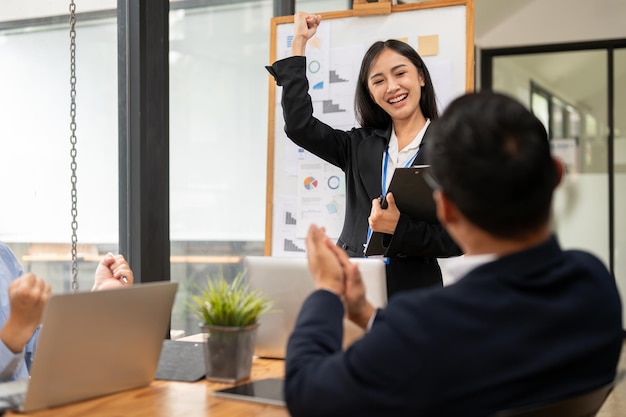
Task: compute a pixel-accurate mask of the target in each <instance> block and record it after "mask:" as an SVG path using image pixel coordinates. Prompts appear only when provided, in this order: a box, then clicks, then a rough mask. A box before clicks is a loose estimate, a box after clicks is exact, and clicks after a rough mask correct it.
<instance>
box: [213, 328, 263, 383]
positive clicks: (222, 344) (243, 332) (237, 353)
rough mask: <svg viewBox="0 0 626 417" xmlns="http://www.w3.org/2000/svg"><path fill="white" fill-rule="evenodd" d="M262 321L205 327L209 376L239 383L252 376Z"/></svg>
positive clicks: (222, 380) (219, 380) (217, 379)
mask: <svg viewBox="0 0 626 417" xmlns="http://www.w3.org/2000/svg"><path fill="white" fill-rule="evenodd" d="M258 327H259V324H258V323H256V324H253V325H250V326H247V327H224V326H207V325H203V326H202V332H203V333H205V334H206V335H207V336H206V341H205V343H204V364H205V366H206V379H208V380H210V381H218V382H229V383H236V382H239V381H242V380H244V379H248V378H250V370H251V369H252V357H253V354H254V344H255V342H256V330H257V328H258Z"/></svg>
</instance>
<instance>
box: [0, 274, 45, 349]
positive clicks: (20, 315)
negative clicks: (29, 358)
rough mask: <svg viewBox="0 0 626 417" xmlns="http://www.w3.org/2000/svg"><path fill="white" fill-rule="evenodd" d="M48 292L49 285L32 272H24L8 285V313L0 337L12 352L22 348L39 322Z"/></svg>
mask: <svg viewBox="0 0 626 417" xmlns="http://www.w3.org/2000/svg"><path fill="white" fill-rule="evenodd" d="M50 293H51V289H50V285H49V284H48V283H46V282H45V281H44V280H43V279H41V278H37V277H36V276H35V274H33V273H27V274H24V275H22V276H20V277H19V278H17V279H16V280H15V281H13V282H12V283H11V284H10V285H9V304H10V313H9V317H8V318H7V321H6V322H5V324H4V326H3V327H2V330H0V339H2V341H3V342H4V344H5V345H6V346H7V347H8V348H9V349H10V350H11V351H12V352H14V353H18V352H21V351H22V350H24V346H26V343H27V342H28V340H29V339H30V338H31V336H32V335H33V332H34V331H35V329H36V328H37V326H39V324H40V323H41V314H42V313H43V309H44V306H45V305H46V301H47V300H48V297H49V296H50Z"/></svg>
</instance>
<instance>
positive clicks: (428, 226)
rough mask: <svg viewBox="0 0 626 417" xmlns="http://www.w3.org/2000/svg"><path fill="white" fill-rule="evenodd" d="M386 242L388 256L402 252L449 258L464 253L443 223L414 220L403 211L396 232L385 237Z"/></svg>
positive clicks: (407, 254)
mask: <svg viewBox="0 0 626 417" xmlns="http://www.w3.org/2000/svg"><path fill="white" fill-rule="evenodd" d="M384 243H385V246H386V247H387V250H386V252H385V256H387V257H392V256H398V255H399V254H402V255H406V256H419V257H423V258H447V257H450V256H459V255H462V254H463V251H462V250H461V248H460V247H459V246H458V245H457V244H456V242H455V241H454V240H453V239H452V237H450V235H449V234H448V232H447V231H446V229H445V228H444V227H443V226H442V225H441V224H439V223H429V222H423V221H414V220H413V219H411V218H410V217H409V216H407V215H405V214H402V213H401V214H400V220H398V225H397V226H396V231H395V233H394V234H393V235H391V236H389V237H388V238H387V239H385V242H384Z"/></svg>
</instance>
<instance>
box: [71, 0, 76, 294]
mask: <svg viewBox="0 0 626 417" xmlns="http://www.w3.org/2000/svg"><path fill="white" fill-rule="evenodd" d="M75 26H76V4H74V0H71V1H70V98H71V104H70V119H71V121H70V131H71V135H70V143H71V144H72V148H71V150H70V156H71V157H72V162H71V163H70V169H71V171H72V176H71V182H72V209H71V214H72V291H73V292H76V291H78V256H77V244H78V237H77V230H78V221H77V217H78V209H77V204H76V203H77V201H78V198H77V194H76V180H77V178H76V29H75Z"/></svg>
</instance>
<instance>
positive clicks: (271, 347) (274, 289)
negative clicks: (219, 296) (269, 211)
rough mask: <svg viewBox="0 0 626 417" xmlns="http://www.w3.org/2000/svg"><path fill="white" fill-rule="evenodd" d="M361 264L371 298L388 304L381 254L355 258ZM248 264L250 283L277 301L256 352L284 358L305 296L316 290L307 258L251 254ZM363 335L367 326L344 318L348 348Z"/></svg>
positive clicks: (264, 321)
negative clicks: (362, 326) (363, 326)
mask: <svg viewBox="0 0 626 417" xmlns="http://www.w3.org/2000/svg"><path fill="white" fill-rule="evenodd" d="M351 261H352V262H355V263H356V264H357V265H358V266H359V270H360V271H361V276H362V277H363V281H364V282H365V285H366V289H367V291H366V294H367V298H368V300H369V301H370V302H371V303H372V305H374V306H375V307H384V306H385V305H386V304H387V275H386V272H385V263H384V261H383V260H382V259H381V258H368V259H366V258H352V259H351ZM244 267H245V270H246V276H247V278H248V280H249V283H250V287H251V288H253V289H258V290H260V291H262V292H263V293H265V294H266V295H267V296H268V297H269V298H271V299H272V300H273V301H274V305H273V308H272V310H271V311H270V312H268V313H267V314H265V315H263V316H262V317H261V318H259V323H260V326H259V328H258V329H257V335H256V344H255V350H254V354H255V355H256V356H259V357H263V358H274V359H284V358H285V354H286V350H287V341H288V339H289V336H290V335H291V332H292V331H293V328H294V326H295V323H296V318H297V316H298V313H299V312H300V307H301V306H302V303H303V302H304V300H305V299H306V298H307V297H308V296H309V294H311V292H313V291H314V290H315V285H314V282H313V278H312V277H311V274H310V273H309V268H308V264H307V259H306V258H294V257H274V256H247V257H245V258H244ZM362 335H363V330H362V329H361V328H360V327H358V326H357V325H355V324H354V323H352V322H351V321H349V320H347V319H344V340H343V346H344V348H346V347H348V346H349V345H350V344H352V343H353V342H354V341H355V340H357V339H358V338H360V337H361V336H362Z"/></svg>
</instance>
